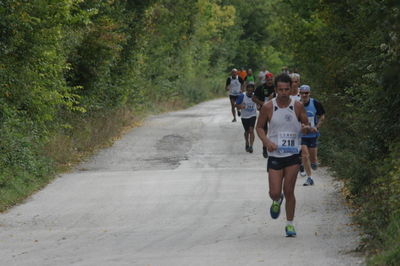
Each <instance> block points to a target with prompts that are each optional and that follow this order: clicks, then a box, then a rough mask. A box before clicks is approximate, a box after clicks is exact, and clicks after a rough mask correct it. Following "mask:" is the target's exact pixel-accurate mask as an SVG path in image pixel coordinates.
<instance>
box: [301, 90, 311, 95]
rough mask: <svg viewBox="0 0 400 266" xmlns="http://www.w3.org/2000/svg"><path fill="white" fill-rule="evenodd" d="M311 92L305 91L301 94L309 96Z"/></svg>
mask: <svg viewBox="0 0 400 266" xmlns="http://www.w3.org/2000/svg"><path fill="white" fill-rule="evenodd" d="M309 93H310V92H308V91H303V92H300V94H305V95H307V94H309Z"/></svg>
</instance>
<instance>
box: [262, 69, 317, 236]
mask: <svg viewBox="0 0 400 266" xmlns="http://www.w3.org/2000/svg"><path fill="white" fill-rule="evenodd" d="M291 83H292V80H291V78H290V76H289V75H288V74H286V73H281V74H279V75H278V76H276V77H275V88H276V93H277V96H276V98H274V99H272V100H271V101H269V102H267V103H265V104H264V105H263V106H262V108H261V110H260V114H259V118H258V121H257V126H256V131H257V135H258V137H259V138H260V139H261V141H262V143H263V144H264V146H266V147H267V150H268V155H269V156H268V165H267V169H268V180H269V195H270V197H271V199H272V200H273V202H272V205H271V208H270V214H271V217H272V218H273V219H277V218H278V217H279V214H280V206H281V204H282V201H283V196H284V198H285V199H286V204H285V208H286V220H287V224H286V227H285V231H286V235H287V236H288V237H291V236H296V231H295V229H294V225H293V219H294V213H295V206H296V198H295V196H294V188H295V185H296V179H297V173H298V171H299V166H300V155H299V153H300V149H301V146H300V141H301V140H300V137H301V133H304V134H306V133H308V132H309V131H310V126H309V122H308V118H307V114H306V112H305V109H304V106H303V104H302V103H301V102H299V101H296V100H294V99H291V98H290V91H291ZM267 122H268V123H269V126H268V135H267V136H265V131H264V125H265V123H267ZM282 185H283V186H282ZM282 187H283V194H284V195H282Z"/></svg>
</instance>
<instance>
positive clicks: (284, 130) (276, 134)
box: [268, 98, 301, 158]
mask: <svg viewBox="0 0 400 266" xmlns="http://www.w3.org/2000/svg"><path fill="white" fill-rule="evenodd" d="M295 101H296V100H294V99H290V104H289V106H287V107H286V108H279V106H278V105H277V103H276V98H274V99H272V104H273V112H272V118H271V121H270V122H269V125H268V138H269V139H270V140H271V141H272V142H273V143H275V144H276V145H277V146H278V149H277V150H275V151H273V152H268V155H269V156H272V157H280V158H283V157H288V156H291V155H293V154H298V153H300V144H301V143H300V140H301V134H300V133H301V123H300V122H299V120H298V119H297V116H296V112H295V109H294V103H295Z"/></svg>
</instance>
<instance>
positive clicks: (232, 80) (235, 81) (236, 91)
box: [225, 68, 243, 122]
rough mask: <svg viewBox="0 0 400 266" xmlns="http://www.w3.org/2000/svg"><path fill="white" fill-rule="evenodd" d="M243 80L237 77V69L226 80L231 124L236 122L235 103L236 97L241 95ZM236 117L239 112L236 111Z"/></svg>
mask: <svg viewBox="0 0 400 266" xmlns="http://www.w3.org/2000/svg"><path fill="white" fill-rule="evenodd" d="M242 86H243V79H242V78H241V77H239V76H238V73H237V69H236V68H234V69H232V71H231V75H230V76H229V77H228V78H227V80H226V85H225V90H227V91H229V100H230V102H231V111H232V115H233V120H232V122H236V112H235V103H236V99H237V97H238V96H239V95H240V94H241V93H242ZM238 116H240V111H239V110H238Z"/></svg>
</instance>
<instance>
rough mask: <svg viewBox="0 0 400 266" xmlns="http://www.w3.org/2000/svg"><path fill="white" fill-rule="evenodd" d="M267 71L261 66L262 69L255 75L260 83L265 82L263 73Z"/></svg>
mask: <svg viewBox="0 0 400 266" xmlns="http://www.w3.org/2000/svg"><path fill="white" fill-rule="evenodd" d="M267 73H269V71H268V70H267V69H266V68H265V67H263V69H262V70H261V71H260V72H258V76H257V77H258V81H259V83H260V85H262V84H264V83H265V81H266V80H265V75H267Z"/></svg>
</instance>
